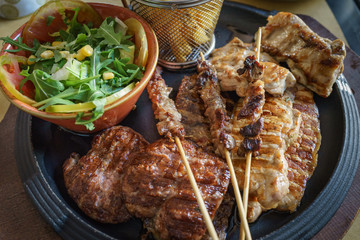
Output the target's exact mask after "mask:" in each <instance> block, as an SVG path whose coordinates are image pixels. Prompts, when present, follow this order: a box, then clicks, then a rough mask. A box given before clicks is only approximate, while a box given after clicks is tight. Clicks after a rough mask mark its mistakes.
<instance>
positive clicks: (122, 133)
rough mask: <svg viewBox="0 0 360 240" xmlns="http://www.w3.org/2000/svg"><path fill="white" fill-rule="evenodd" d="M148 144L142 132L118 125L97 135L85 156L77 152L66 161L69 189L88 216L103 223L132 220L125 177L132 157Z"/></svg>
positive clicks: (65, 167) (65, 171) (64, 168)
mask: <svg viewBox="0 0 360 240" xmlns="http://www.w3.org/2000/svg"><path fill="white" fill-rule="evenodd" d="M147 144H148V142H147V141H146V140H145V139H144V138H143V137H142V136H141V135H140V134H139V133H136V132H135V131H133V130H132V129H130V128H128V127H122V126H116V127H112V128H109V129H107V130H105V131H104V132H102V133H100V134H99V135H97V136H96V137H95V138H94V139H93V141H92V148H91V149H90V150H89V152H88V153H87V154H86V155H85V156H83V157H80V155H79V154H76V153H73V154H71V156H70V157H69V159H67V160H66V161H65V162H64V164H63V171H64V182H65V186H66V189H67V191H68V193H69V195H70V196H71V197H72V199H73V200H74V201H75V202H76V204H77V205H78V206H79V208H80V209H81V210H82V211H83V212H84V213H85V214H86V215H88V216H89V217H91V218H93V219H95V220H97V221H99V222H103V223H120V222H125V221H127V220H129V219H130V217H131V215H130V214H129V212H128V211H127V209H126V207H125V205H124V202H123V200H122V193H121V183H122V174H123V170H124V167H125V165H126V164H127V162H131V159H132V157H131V154H132V153H133V152H136V151H140V150H141V149H142V148H144V147H145V146H146V145H147Z"/></svg>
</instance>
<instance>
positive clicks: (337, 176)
mask: <svg viewBox="0 0 360 240" xmlns="http://www.w3.org/2000/svg"><path fill="white" fill-rule="evenodd" d="M272 14H274V13H273V12H271V13H270V12H266V11H262V10H259V9H255V8H250V7H248V6H244V5H241V4H236V3H228V2H225V3H224V6H223V9H222V12H221V15H220V19H219V22H218V25H217V28H216V30H215V37H216V48H219V47H222V46H224V45H225V44H227V43H228V42H230V41H231V40H232V39H233V38H234V37H239V38H243V39H244V38H249V39H251V37H252V36H253V35H254V33H255V32H256V31H257V29H258V27H260V26H264V25H265V24H266V18H267V16H268V15H272ZM310 27H312V26H310ZM246 36H247V37H246ZM346 67H347V66H346V65H345V68H346ZM194 73H196V70H195V69H189V70H183V71H181V72H180V71H178V72H173V71H167V70H163V73H162V77H163V78H164V79H165V80H166V84H167V85H168V86H170V87H172V88H173V89H174V91H173V93H172V94H171V95H170V97H174V96H175V95H176V94H177V90H178V89H179V86H180V83H181V80H182V79H183V77H184V76H185V75H188V76H190V75H193V74H194ZM234 98H236V97H234ZM314 99H315V103H316V105H317V107H318V109H319V116H320V128H321V135H322V140H321V147H320V150H319V152H318V162H317V167H316V170H315V171H314V174H313V176H312V177H311V179H310V180H309V181H308V183H307V186H306V191H305V193H304V196H303V198H302V200H301V204H300V206H299V207H298V208H297V210H296V211H295V212H293V213H291V214H290V213H288V212H280V211H277V210H270V211H267V212H265V213H263V214H262V215H261V216H260V217H259V218H258V219H257V220H256V221H255V222H253V223H250V225H249V226H250V230H251V233H252V237H253V239H259V238H261V239H299V238H304V239H308V238H311V237H313V236H314V235H315V234H316V233H317V232H318V231H320V230H321V228H322V227H323V226H324V225H325V224H326V223H327V222H328V221H329V220H330V219H331V217H332V216H333V215H334V214H335V211H336V210H337V208H338V207H339V206H340V204H341V203H342V201H343V199H344V197H345V195H346V192H347V191H348V189H349V188H350V185H351V183H352V179H353V177H354V175H355V171H356V169H357V159H356V158H357V156H356V152H357V151H358V150H357V149H356V148H357V147H358V146H359V136H358V135H357V133H358V132H359V122H358V120H357V117H358V111H357V107H356V102H355V99H354V97H353V95H352V93H351V90H350V87H349V85H348V83H347V80H346V79H345V77H344V76H343V75H341V76H340V77H339V78H338V80H337V81H336V83H335V84H334V89H333V91H332V93H331V95H330V96H329V97H327V98H322V97H319V96H317V95H314ZM156 123H157V121H156V120H155V118H154V112H153V109H152V103H151V101H150V99H149V96H148V94H147V93H146V92H144V93H143V94H142V95H141V97H140V99H139V100H138V102H137V104H136V109H134V110H133V111H132V112H131V113H130V114H129V115H128V116H127V117H126V119H125V120H124V121H123V122H122V123H121V125H123V126H128V127H131V128H132V129H133V130H135V131H136V132H138V133H140V134H141V135H142V136H143V137H144V138H145V139H146V140H147V141H148V142H150V143H152V142H154V141H156V140H157V139H159V138H160V136H159V134H158V132H157V129H156ZM93 137H94V135H92V134H78V133H73V132H70V131H67V130H66V129H63V128H60V127H58V126H56V125H53V124H51V123H48V122H45V121H43V120H40V119H38V118H34V117H33V118H32V117H30V116H29V115H26V114H25V113H22V112H20V113H19V115H18V119H17V129H16V151H15V152H16V157H17V164H18V167H19V172H20V176H21V178H22V180H23V182H24V185H25V188H26V190H27V192H28V193H29V195H30V197H31V198H32V200H33V202H34V203H35V205H36V206H37V207H38V209H39V210H40V212H41V213H42V215H43V216H44V217H45V219H46V220H47V221H48V222H49V223H50V225H51V226H52V227H53V228H54V229H55V231H57V232H58V233H59V234H60V235H61V236H62V237H64V238H65V239H140V238H141V235H142V234H143V233H144V230H143V228H142V222H141V221H140V220H138V219H136V218H131V219H130V220H129V221H127V222H125V223H120V224H115V225H114V224H103V223H99V222H97V221H94V220H92V219H91V218H89V217H87V216H86V215H85V214H84V213H83V212H82V211H81V210H80V209H79V208H78V206H77V205H76V203H75V202H74V201H73V200H72V199H71V197H70V196H69V195H68V192H67V189H66V187H65V183H64V177H63V168H62V165H63V163H64V161H65V160H66V159H67V158H69V156H70V154H71V153H73V152H77V153H79V154H80V155H85V154H86V153H87V152H88V150H89V149H90V148H91V141H92V139H93ZM238 236H239V222H238V214H237V210H235V209H234V210H233V214H231V217H230V220H229V224H228V229H227V239H238Z"/></svg>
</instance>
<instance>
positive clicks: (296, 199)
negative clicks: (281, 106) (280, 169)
mask: <svg viewBox="0 0 360 240" xmlns="http://www.w3.org/2000/svg"><path fill="white" fill-rule="evenodd" d="M293 106H294V109H296V110H298V111H299V112H300V115H301V124H300V130H299V134H298V136H297V137H295V138H294V141H292V143H291V144H290V146H289V147H288V149H287V150H286V152H285V159H286V160H287V162H288V165H289V168H288V178H289V183H290V185H289V193H288V194H287V195H286V196H285V197H284V198H283V199H282V200H281V201H280V203H279V205H278V207H277V209H278V210H281V211H290V212H293V211H295V210H296V208H297V206H298V205H299V204H300V201H301V199H302V197H303V195H304V192H305V187H306V183H307V181H308V180H309V179H310V177H311V176H312V174H313V172H314V170H315V167H316V165H317V158H318V150H319V148H320V143H321V134H320V121H319V112H318V109H317V107H316V104H315V102H314V99H313V93H312V92H310V91H309V90H307V89H305V88H304V87H303V86H300V85H298V86H297V92H296V93H295V100H294V104H293Z"/></svg>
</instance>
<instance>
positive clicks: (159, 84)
mask: <svg viewBox="0 0 360 240" xmlns="http://www.w3.org/2000/svg"><path fill="white" fill-rule="evenodd" d="M146 89H147V91H148V94H149V98H150V100H151V102H152V108H153V110H154V115H155V118H156V119H158V120H159V122H158V123H157V124H156V126H157V129H158V132H159V134H160V135H162V136H167V137H169V138H171V137H174V136H178V137H179V138H180V139H182V138H184V136H185V130H184V127H183V125H182V124H181V114H180V113H179V112H178V111H177V109H176V107H175V103H174V101H173V100H172V99H170V98H169V94H170V92H171V90H172V88H170V87H168V86H167V85H166V83H165V81H164V79H163V78H162V77H161V76H160V73H159V72H158V71H155V74H154V76H153V77H152V78H151V80H150V81H149V84H148V85H147V87H146Z"/></svg>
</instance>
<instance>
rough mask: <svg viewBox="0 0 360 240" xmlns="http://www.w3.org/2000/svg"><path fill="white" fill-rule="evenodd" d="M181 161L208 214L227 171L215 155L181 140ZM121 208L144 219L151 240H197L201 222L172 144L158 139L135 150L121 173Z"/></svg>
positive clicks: (212, 212)
mask: <svg viewBox="0 0 360 240" xmlns="http://www.w3.org/2000/svg"><path fill="white" fill-rule="evenodd" d="M182 145H183V148H184V150H185V153H186V156H187V159H188V161H189V164H190V166H191V169H192V171H193V173H194V176H195V179H196V182H197V184H198V186H199V189H200V191H201V193H202V196H203V198H204V201H205V205H206V207H207V209H208V211H209V214H210V216H211V217H212V218H213V217H214V215H215V212H216V210H217V209H218V207H219V205H220V203H221V201H222V199H223V197H224V195H225V193H226V191H227V187H228V184H229V179H230V174H229V171H228V168H227V166H226V164H225V163H223V162H222V161H221V159H219V158H218V157H216V156H214V155H211V154H208V153H206V152H204V151H203V150H202V149H200V148H197V147H196V145H195V144H193V143H192V142H190V141H186V140H183V141H182ZM122 191H123V193H124V200H125V203H126V207H127V209H128V210H129V212H130V213H131V214H133V215H134V216H136V217H140V218H142V219H146V220H145V224H146V225H147V226H146V227H147V228H148V229H149V230H150V231H152V232H153V234H154V235H155V237H156V238H157V239H201V237H202V236H203V235H204V234H205V231H206V225H205V223H204V221H203V218H202V215H201V212H200V210H199V207H198V203H197V200H196V197H195V194H194V192H193V189H192V187H191V184H190V182H189V179H188V176H187V174H186V169H185V167H184V165H183V163H182V161H181V157H180V154H179V152H178V149H177V147H176V144H175V143H173V142H170V141H169V140H166V139H160V140H158V141H156V142H154V143H152V144H150V145H148V146H147V147H146V149H145V150H144V151H142V152H139V153H138V154H136V156H135V157H134V160H133V161H131V163H130V165H129V167H128V168H127V169H126V171H125V174H124V180H123V185H122Z"/></svg>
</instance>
